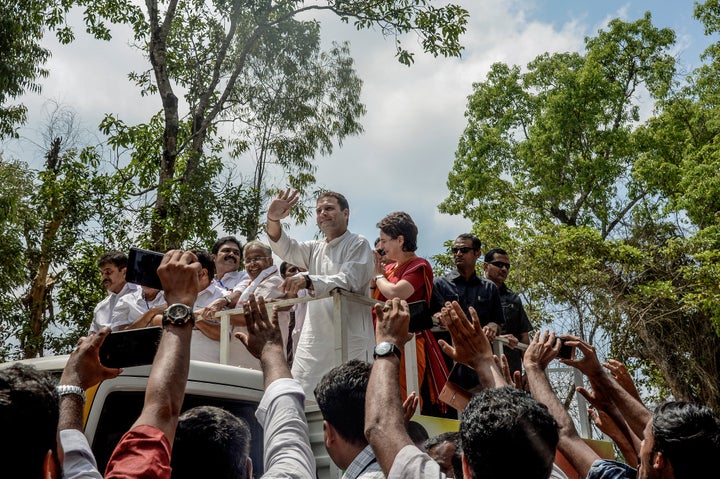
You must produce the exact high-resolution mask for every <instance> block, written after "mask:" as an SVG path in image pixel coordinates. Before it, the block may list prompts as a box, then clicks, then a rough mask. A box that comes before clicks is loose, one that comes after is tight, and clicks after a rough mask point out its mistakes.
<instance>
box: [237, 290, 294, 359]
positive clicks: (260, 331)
mask: <svg viewBox="0 0 720 479" xmlns="http://www.w3.org/2000/svg"><path fill="white" fill-rule="evenodd" d="M243 311H244V313H243V314H244V315H245V324H246V326H247V331H248V332H247V333H243V332H238V333H235V337H236V338H238V339H239V340H240V341H241V342H242V343H243V344H244V345H245V347H246V348H247V349H248V351H250V354H252V355H253V356H255V357H256V358H258V359H261V356H262V353H263V349H265V348H266V347H268V346H274V347H278V348H280V350H282V333H281V332H280V326H279V324H278V313H277V308H275V307H273V314H272V318H269V317H268V312H267V307H266V305H265V298H263V297H262V296H258V297H257V298H256V297H255V295H253V294H251V295H250V298H249V299H248V302H247V303H246V304H245V305H244V306H243Z"/></svg>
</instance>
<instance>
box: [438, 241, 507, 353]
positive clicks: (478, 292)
mask: <svg viewBox="0 0 720 479" xmlns="http://www.w3.org/2000/svg"><path fill="white" fill-rule="evenodd" d="M450 250H451V252H452V255H453V259H454V260H455V266H456V267H457V270H456V271H453V272H452V273H449V274H446V275H445V276H442V277H435V280H434V281H433V296H432V301H431V306H430V310H431V311H432V312H433V313H436V312H438V311H440V308H442V306H443V305H444V304H445V302H446V301H457V302H458V303H459V304H460V306H461V307H462V309H463V311H465V314H466V315H467V317H468V318H470V317H471V316H470V310H469V308H470V306H472V307H473V308H475V311H476V312H477V315H478V319H479V320H480V324H481V325H482V326H483V331H484V332H485V335H486V336H487V337H488V339H489V340H490V342H491V343H492V342H493V341H494V340H495V337H496V336H498V335H500V333H501V330H502V326H503V324H504V323H505V319H504V316H503V309H502V304H501V302H500V293H499V291H498V288H497V286H495V284H494V283H493V282H492V281H489V280H487V279H485V278H483V277H481V276H478V275H477V272H476V269H475V268H476V264H477V261H478V259H479V258H480V254H481V253H480V239H478V238H477V237H476V236H475V235H472V234H470V233H463V234H461V235H459V236H458V237H457V238H456V239H455V242H454V243H453V246H452V248H451V249H450Z"/></svg>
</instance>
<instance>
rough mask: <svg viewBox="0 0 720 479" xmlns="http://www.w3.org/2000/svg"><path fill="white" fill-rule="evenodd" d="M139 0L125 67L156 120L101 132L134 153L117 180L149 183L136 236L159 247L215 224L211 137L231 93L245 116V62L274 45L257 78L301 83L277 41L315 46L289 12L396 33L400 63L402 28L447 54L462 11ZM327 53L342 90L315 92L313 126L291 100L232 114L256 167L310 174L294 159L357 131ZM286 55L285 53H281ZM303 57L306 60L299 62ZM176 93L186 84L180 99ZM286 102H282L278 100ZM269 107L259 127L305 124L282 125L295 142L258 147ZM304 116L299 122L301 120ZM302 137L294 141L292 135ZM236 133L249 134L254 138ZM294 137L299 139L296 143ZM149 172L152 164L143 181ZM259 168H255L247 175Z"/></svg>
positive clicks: (215, 148)
mask: <svg viewBox="0 0 720 479" xmlns="http://www.w3.org/2000/svg"><path fill="white" fill-rule="evenodd" d="M146 6H147V10H146V11H145V18H144V21H142V22H137V23H135V24H134V25H133V26H134V29H135V36H136V42H137V43H138V44H139V45H142V46H144V47H145V48H146V49H147V53H148V57H149V60H150V64H151V66H152V71H151V72H143V73H139V74H134V75H133V78H134V79H135V80H136V81H137V83H138V84H139V86H140V87H141V88H142V92H143V94H155V93H157V94H158V96H159V97H160V100H161V102H162V113H161V114H160V115H159V117H158V118H156V120H157V121H156V122H153V123H151V124H148V125H144V126H143V125H141V126H139V127H128V126H126V125H124V124H123V123H122V122H121V121H119V120H118V119H115V118H112V117H108V118H107V120H106V121H105V122H104V124H103V129H104V131H105V132H106V133H108V134H111V136H112V138H111V141H112V142H113V144H114V145H117V146H122V147H128V148H133V149H134V150H135V152H134V153H135V154H134V156H133V159H132V161H131V163H132V165H133V167H135V168H138V171H141V173H140V174H138V175H134V174H125V175H123V178H125V179H127V178H130V177H138V176H139V177H141V178H143V179H148V180H149V181H150V183H154V184H147V185H146V187H145V188H143V187H138V191H137V192H136V193H139V192H147V191H152V192H153V197H152V201H153V208H152V212H151V214H147V215H143V216H144V217H146V218H147V219H148V220H149V222H150V234H149V238H148V239H147V243H148V244H149V246H151V247H153V248H156V249H160V250H163V249H166V248H168V247H171V246H177V245H179V244H181V243H182V242H184V241H194V240H197V239H199V238H203V236H206V235H208V234H211V233H212V229H213V227H214V226H215V225H214V224H213V221H212V220H213V218H212V217H211V216H209V211H208V210H209V209H210V208H207V207H208V206H211V207H218V206H219V204H218V201H217V198H218V197H217V195H214V194H213V185H214V184H215V180H216V178H217V176H218V174H219V173H220V172H221V171H222V164H221V160H220V157H219V153H220V151H221V150H222V149H223V147H224V145H223V144H222V142H221V141H220V139H219V138H218V137H217V133H218V130H217V129H218V127H219V124H220V123H221V122H222V121H224V120H227V119H228V115H229V112H228V108H229V107H230V106H231V105H232V104H233V103H234V102H238V108H236V109H235V110H234V111H235V112H236V113H237V112H239V111H244V113H248V112H247V106H246V105H242V104H241V103H240V101H241V100H242V99H246V98H247V96H246V93H247V92H248V91H251V90H252V89H253V88H255V89H257V88H258V86H259V85H260V84H261V83H262V82H263V80H264V79H265V78H255V77H253V76H250V73H251V72H252V73H256V72H254V71H253V69H252V67H253V66H254V65H257V63H256V62H257V61H259V60H262V59H263V58H265V61H266V63H267V57H268V54H269V53H272V54H275V55H276V56H279V58H276V59H275V60H274V61H275V62H276V63H275V64H274V67H273V68H275V70H273V71H265V72H264V73H268V74H269V76H268V78H276V79H278V78H282V76H283V75H287V78H286V79H285V80H284V81H285V85H286V86H292V87H293V88H294V87H295V86H298V87H299V86H300V85H301V84H302V81H301V80H300V78H299V77H296V76H295V75H294V74H295V73H296V72H297V71H299V68H298V67H300V66H303V64H302V63H301V62H300V61H298V59H297V58H293V59H291V58H290V57H289V56H288V57H287V58H283V57H282V52H283V50H282V48H286V47H289V46H291V45H292V44H291V43H290V41H291V40H294V41H296V42H297V41H298V40H300V41H301V42H303V43H297V44H296V45H295V48H296V51H298V50H297V47H301V46H303V44H304V42H308V43H307V48H308V50H307V51H308V52H310V51H312V47H313V45H314V44H316V43H317V39H315V37H316V36H317V34H316V32H315V30H316V28H317V26H316V25H315V24H314V22H300V21H297V20H295V17H296V16H297V15H298V14H300V13H303V12H309V11H313V10H317V11H321V10H329V11H332V12H334V13H336V14H337V15H338V16H340V18H341V19H342V20H343V21H346V22H350V21H353V22H354V24H355V26H356V27H357V28H358V29H360V28H369V27H373V26H378V27H380V28H381V29H382V31H383V32H384V33H385V34H386V35H391V36H395V38H396V45H397V53H396V54H397V58H398V60H399V61H401V62H403V63H405V64H410V63H411V62H412V59H413V53H412V52H410V51H408V50H406V49H404V48H403V47H402V44H401V43H400V37H401V36H402V35H404V34H406V33H409V32H415V33H417V34H418V35H419V36H420V38H421V43H422V47H423V49H424V50H425V51H427V52H429V53H432V54H434V55H458V54H459V53H460V50H461V47H460V44H459V36H460V34H462V32H463V31H464V28H465V23H466V17H467V12H466V11H465V10H463V9H461V8H460V7H457V6H455V5H445V6H442V7H433V6H432V5H431V4H430V2H429V1H428V0H395V1H390V2H388V1H382V2H381V1H373V2H365V1H363V2H357V1H347V0H334V1H330V2H328V3H327V4H326V5H320V4H305V2H301V1H297V0H281V1H276V2H271V1H265V2H251V3H247V2H241V1H232V2H225V1H213V2H205V1H201V0H186V1H179V0H171V1H169V2H158V1H148V2H146ZM278 48H280V50H278ZM332 57H335V59H334V60H333V61H334V62H335V65H330V66H329V67H327V68H325V72H329V73H323V75H324V76H327V75H343V77H342V78H341V77H339V76H337V77H336V79H339V80H342V81H343V82H345V87H344V88H345V93H343V94H342V95H341V96H340V97H333V96H328V97H325V98H324V101H325V102H326V104H332V108H326V109H324V110H323V109H320V110H319V113H318V112H317V111H316V112H314V114H315V115H317V117H318V119H317V121H316V122H315V124H314V125H313V124H312V121H310V120H309V118H310V117H309V116H308V115H307V113H305V118H303V117H300V118H294V117H293V116H291V115H292V114H295V113H297V109H296V110H294V111H293V112H288V116H285V117H282V116H279V113H282V112H277V111H271V110H268V111H265V112H262V111H253V112H252V117H250V118H248V117H246V118H238V121H245V122H246V124H251V122H253V123H254V125H255V126H253V128H256V129H255V130H254V131H255V132H256V133H254V134H255V135H256V136H255V137H254V140H259V141H260V143H259V144H256V145H255V147H256V148H258V151H260V152H263V153H261V154H260V155H259V156H258V162H257V165H259V167H260V168H262V165H265V164H267V157H266V155H267V154H268V152H272V154H273V155H278V157H277V158H275V161H277V162H278V163H280V164H281V165H283V164H285V165H287V166H283V167H287V168H288V169H291V168H294V167H295V166H297V165H302V168H303V169H304V171H305V172H311V171H312V167H311V165H306V164H305V163H306V162H307V161H308V159H309V158H310V157H312V155H313V154H314V153H317V152H323V151H328V140H334V141H341V140H342V138H343V137H344V136H346V135H349V134H356V133H357V132H358V131H359V126H358V125H357V116H358V115H359V114H361V113H362V108H361V107H360V106H359V103H358V102H357V101H356V99H353V98H352V95H355V94H356V93H355V92H354V91H353V88H356V87H354V86H353V84H355V85H357V80H356V79H354V74H352V75H350V73H349V72H350V71H351V70H348V65H347V55H346V53H344V52H343V51H342V50H341V49H340V50H336V51H335V53H333V52H330V53H329V54H328V57H327V58H332ZM288 59H291V60H293V62H287V61H286V60H288ZM310 59H311V58H310V57H308V60H303V61H309V60H310ZM301 60H302V59H301ZM283 61H285V64H284V65H283V63H282V62H283ZM291 63H294V65H295V66H294V67H293V68H294V69H293V71H292V72H288V71H287V70H283V68H286V67H287V66H289V65H290V64H291ZM268 65H269V64H268ZM333 71H334V72H335V73H332V72H333ZM249 81H251V82H252V83H249ZM328 81H329V80H328ZM276 84H278V83H276ZM278 85H279V84H278ZM328 85H329V83H328ZM176 90H182V91H184V92H185V94H184V98H183V100H184V101H183V102H181V101H180V99H179V98H178V96H177V94H176ZM295 93H298V92H295ZM301 93H302V94H313V95H316V96H315V97H308V98H301V99H300V101H299V103H300V104H301V105H303V106H304V107H307V108H309V109H311V108H318V107H319V106H321V105H320V104H319V101H320V100H321V99H320V98H317V94H316V93H314V92H310V91H305V92H301ZM285 101H286V103H285V104H284V105H285V106H286V105H287V104H288V103H287V101H289V99H285ZM255 105H256V106H257V108H268V109H272V108H276V107H278V106H280V103H279V102H277V103H276V104H274V105H273V104H270V103H267V102H266V103H265V104H261V102H260V101H255ZM184 108H187V113H186V114H182V113H181V112H182V111H183V109H184ZM268 114H271V115H272V116H271V117H266V118H267V119H271V120H272V121H274V122H277V120H278V119H279V118H281V119H282V121H283V123H284V124H283V125H278V124H277V123H276V124H266V126H269V127H271V128H272V129H271V130H268V131H275V135H278V134H279V133H281V132H283V133H288V132H291V131H294V130H296V129H298V130H300V131H302V130H304V133H298V132H294V133H293V134H294V135H297V136H296V138H297V139H298V141H296V142H295V143H294V144H292V143H291V142H289V141H285V142H284V143H285V144H284V145H283V144H281V143H282V142H279V141H277V140H278V139H277V138H276V139H275V140H273V144H270V143H267V144H266V145H263V141H267V140H268V139H269V137H267V138H266V137H263V135H262V134H261V131H262V130H258V129H257V125H260V124H262V123H257V120H258V119H262V118H263V115H268ZM263 121H264V120H263ZM303 122H305V126H302V125H303ZM145 133H148V134H150V135H153V137H152V139H153V140H158V139H160V145H161V147H160V151H159V152H157V151H154V150H153V149H151V148H146V146H148V145H151V144H152V143H153V142H152V140H150V139H149V138H148V137H140V136H139V135H141V134H145ZM313 135H314V136H313ZM301 137H303V138H304V139H302V140H301V139H300V138H301ZM240 141H241V142H242V141H248V142H249V141H253V138H250V139H241V140H240ZM301 142H304V145H302V149H298V147H299V146H300V143H301ZM235 146H236V147H237V145H235ZM241 146H243V144H242V143H241ZM236 151H237V148H236ZM279 155H283V156H282V157H281V156H279ZM291 157H292V158H291ZM308 167H309V168H308ZM151 169H152V170H153V171H154V178H152V179H150V176H151V175H150V170H151ZM304 175H305V173H303V172H301V174H300V175H297V176H296V177H295V178H294V180H296V181H299V182H300V183H299V184H309V182H311V181H312V177H310V176H304ZM261 177H262V175H260V176H256V179H257V178H261ZM255 183H257V182H255ZM255 188H256V189H257V185H255ZM258 194H259V196H258ZM262 196H263V192H262V191H251V192H249V193H247V194H245V195H244V196H243V198H251V199H253V198H254V201H255V203H257V199H258V198H262ZM257 210H258V207H257V204H255V206H254V208H250V209H249V211H250V212H251V213H254V212H256V211H257ZM253 229H255V230H256V228H249V229H248V231H249V232H250V233H252V232H253V231H252V230H253Z"/></svg>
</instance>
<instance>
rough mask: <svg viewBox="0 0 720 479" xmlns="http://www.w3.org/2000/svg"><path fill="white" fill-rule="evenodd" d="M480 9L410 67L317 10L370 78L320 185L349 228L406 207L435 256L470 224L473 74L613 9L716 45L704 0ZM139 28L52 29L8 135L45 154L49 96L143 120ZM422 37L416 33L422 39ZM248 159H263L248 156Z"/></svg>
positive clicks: (515, 60) (491, 0) (84, 110)
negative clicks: (25, 113)
mask: <svg viewBox="0 0 720 479" xmlns="http://www.w3.org/2000/svg"><path fill="white" fill-rule="evenodd" d="M455 3H459V4H461V5H463V6H464V7H465V8H466V9H467V10H468V11H469V12H470V18H469V24H468V31H467V33H466V34H465V35H464V37H463V38H462V43H463V45H464V46H465V50H464V52H463V55H462V58H456V59H445V58H434V57H432V56H430V55H423V54H421V53H418V54H417V55H416V61H415V64H414V65H413V66H412V67H410V68H408V67H405V66H403V65H400V64H399V63H398V62H397V61H396V60H395V59H394V57H393V55H394V43H393V39H383V37H382V36H381V34H380V33H379V32H377V31H372V30H369V31H368V30H366V31H362V32H357V31H355V30H354V28H353V27H352V26H349V25H345V24H342V23H341V22H339V21H338V20H337V19H335V18H333V17H331V16H323V17H318V18H319V20H320V21H321V23H322V25H323V41H324V42H327V43H329V42H330V41H333V40H335V41H343V40H348V41H350V42H351V51H352V54H353V56H354V58H355V60H356V68H357V71H358V74H359V76H360V77H361V78H362V80H363V81H364V86H363V96H362V98H363V102H364V103H365V104H366V106H367V114H366V116H365V117H364V118H363V119H362V123H363V125H364V128H365V133H364V134H363V135H361V136H358V137H354V138H350V139H346V140H345V142H344V144H343V147H342V148H338V149H336V150H335V152H334V153H333V154H332V156H329V157H320V158H317V162H318V165H319V167H318V173H317V177H318V183H319V184H318V186H320V187H323V188H327V189H332V190H336V191H340V192H342V193H344V194H345V195H346V196H347V197H348V200H349V201H350V210H351V215H350V229H351V230H353V231H355V232H359V233H362V234H363V235H365V236H366V237H367V238H368V239H369V240H370V241H371V242H372V241H373V240H374V238H375V237H376V236H377V229H376V228H375V224H376V223H377V221H378V220H380V219H381V218H382V217H383V216H385V215H386V214H387V213H389V212H392V211H398V210H403V211H406V212H408V213H409V214H410V215H411V216H412V217H413V218H414V219H415V221H416V223H417V224H418V228H419V231H420V235H419V239H418V246H419V249H418V254H419V255H420V256H424V257H428V258H429V257H430V256H431V255H433V254H437V253H439V252H440V251H441V249H442V244H443V242H444V241H445V240H448V239H452V238H454V237H455V236H456V235H457V234H459V233H462V232H465V231H468V230H470V227H471V224H470V222H469V221H467V220H465V219H464V218H462V217H456V216H449V215H443V214H440V213H439V212H438V211H437V205H438V204H439V203H440V202H441V201H442V200H443V199H444V198H446V197H447V194H448V192H447V186H446V180H447V174H448V172H449V171H450V169H451V168H452V166H453V158H454V152H455V148H456V146H457V142H458V139H459V137H460V135H461V133H462V131H463V129H464V127H465V123H466V122H465V119H464V112H465V105H466V101H467V96H468V95H469V94H470V93H471V91H472V83H473V82H477V81H483V80H484V76H485V74H486V72H487V71H488V69H489V66H490V65H491V64H493V63H495V62H504V63H508V64H517V65H525V64H527V63H528V62H529V61H530V60H532V59H533V58H535V57H536V56H537V55H539V54H541V53H543V52H562V51H581V50H582V47H583V39H584V37H585V36H588V35H589V36H593V35H595V34H596V32H597V30H598V29H600V28H603V27H604V26H605V25H606V23H607V21H608V20H610V19H613V18H621V19H623V20H627V21H634V20H637V19H639V18H641V17H642V15H643V14H644V12H645V11H648V10H649V11H650V12H651V13H652V17H653V23H654V24H655V25H656V26H659V27H669V28H672V29H674V30H675V31H676V33H677V35H678V42H677V52H676V55H677V56H678V59H679V61H680V62H681V63H682V64H683V65H685V66H686V68H691V67H693V66H696V65H697V64H698V62H699V60H698V56H699V54H700V53H701V52H702V50H703V49H704V48H705V47H706V46H707V45H708V43H709V40H708V39H707V38H706V37H704V36H703V32H702V28H701V25H700V24H699V23H698V22H697V21H695V20H694V19H693V18H692V11H693V3H694V2H693V1H691V0H673V1H672V2H668V1H660V0H655V1H652V0H641V1H640V0H638V1H617V0H604V1H602V2H597V1H577V0H572V1H571V0H456V1H455ZM128 39H129V35H128V32H127V31H126V30H123V29H119V30H117V31H116V32H115V38H114V40H113V41H112V42H110V43H102V42H98V41H93V40H90V39H88V38H87V37H86V36H85V35H83V34H82V33H81V32H78V40H77V41H76V42H74V43H73V44H71V45H69V46H58V45H57V44H56V43H55V42H53V39H48V40H47V45H48V47H49V48H50V49H51V50H52V52H53V56H52V58H51V60H50V61H49V62H48V64H47V67H48V69H49V70H50V76H49V78H47V79H46V80H45V81H44V82H43V90H42V94H41V95H30V96H26V97H24V98H23V101H24V102H25V103H26V104H27V105H28V106H29V108H30V122H29V124H28V125H27V127H26V128H24V129H23V130H22V131H21V134H22V135H23V139H21V140H20V141H18V142H14V143H12V144H9V145H6V146H5V155H6V156H9V155H13V156H15V157H20V158H23V159H25V160H26V161H29V162H30V163H31V164H35V165H39V164H40V163H39V162H40V161H41V158H42V151H41V150H40V149H38V148H37V147H35V146H34V143H33V142H37V135H38V131H39V129H40V128H41V126H40V125H42V122H43V119H44V116H45V111H46V109H47V104H46V102H47V101H48V100H52V101H57V102H61V103H63V104H65V105H68V106H70V107H72V108H73V109H74V110H75V111H76V112H77V114H78V117H79V119H80V120H81V122H82V126H83V127H84V128H85V130H86V134H87V135H88V136H90V137H92V136H93V135H97V133H93V132H96V131H97V125H98V123H99V121H100V120H101V119H102V117H103V115H104V114H105V113H114V114H116V115H118V116H119V117H120V118H122V119H124V120H125V121H126V122H128V123H133V122H138V121H143V120H145V119H147V118H148V117H149V116H150V115H151V114H153V113H154V112H155V111H157V109H158V108H159V101H158V100H157V98H150V99H147V98H145V99H142V98H140V96H139V94H138V91H137V89H136V88H135V87H134V86H133V85H132V84H130V82H129V81H128V80H127V73H128V72H130V71H140V70H143V69H145V68H146V67H147V66H146V64H145V63H144V61H143V59H142V57H141V56H140V55H139V54H138V53H137V51H135V50H134V49H132V48H130V47H129V46H128ZM415 42H416V40H415V38H414V37H412V36H411V37H408V38H407V39H405V43H406V45H413V44H415ZM247 167H248V170H247V171H252V166H251V164H250V163H249V162H248V163H247ZM316 231H317V228H316V227H315V225H314V224H310V225H305V226H302V225H297V226H293V227H291V230H290V234H291V235H292V236H294V237H296V238H298V239H305V238H310V237H312V236H313V235H314V234H315V233H316Z"/></svg>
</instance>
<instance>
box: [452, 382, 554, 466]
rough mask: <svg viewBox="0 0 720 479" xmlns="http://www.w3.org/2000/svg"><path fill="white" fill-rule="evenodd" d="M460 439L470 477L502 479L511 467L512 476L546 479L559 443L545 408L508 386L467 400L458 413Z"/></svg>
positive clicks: (552, 421) (551, 417)
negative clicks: (519, 458) (520, 459)
mask: <svg viewBox="0 0 720 479" xmlns="http://www.w3.org/2000/svg"><path fill="white" fill-rule="evenodd" d="M460 438H461V444H462V450H463V454H464V455H465V458H466V459H467V462H468V466H470V470H471V471H472V475H473V477H503V476H505V475H506V474H507V470H508V469H507V467H508V464H513V475H514V476H516V477H523V478H527V479H546V478H547V477H548V475H549V474H550V471H551V469H552V465H553V461H554V459H555V449H556V448H557V444H558V440H559V436H558V424H557V422H556V421H555V419H554V418H553V416H552V414H550V412H549V411H548V409H547V407H546V406H545V405H543V404H541V403H539V402H538V401H536V400H535V399H533V398H532V397H531V396H530V395H529V394H528V393H527V392H525V391H521V390H519V389H515V388H514V387H509V386H504V387H500V388H489V389H484V390H482V391H481V392H479V393H477V394H476V395H475V396H473V398H472V399H471V400H470V403H469V404H468V405H467V407H466V408H465V410H464V411H463V413H462V417H461V420H460ZM518 457H521V458H522V461H518V460H517V458H518Z"/></svg>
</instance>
